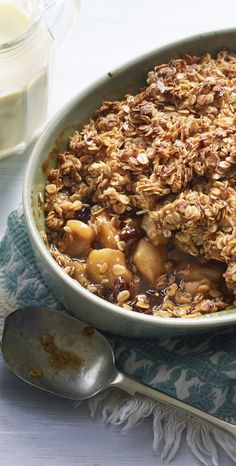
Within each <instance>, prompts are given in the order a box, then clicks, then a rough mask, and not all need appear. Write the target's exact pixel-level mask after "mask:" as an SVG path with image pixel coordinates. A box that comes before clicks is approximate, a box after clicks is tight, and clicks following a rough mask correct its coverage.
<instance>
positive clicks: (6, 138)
mask: <svg viewBox="0 0 236 466" xmlns="http://www.w3.org/2000/svg"><path fill="white" fill-rule="evenodd" d="M27 7H28V8H27ZM52 42H53V39H52V36H51V34H50V32H49V30H48V28H47V26H46V24H45V22H44V21H43V19H42V18H41V15H40V8H39V6H38V2H36V1H35V2H34V1H32V0H31V1H30V2H26V1H24V2H20V1H19V2H13V1H12V2H6V1H5V2H1V1H0V158H1V157H4V156H6V155H9V154H11V153H15V152H21V151H23V150H24V149H25V147H26V146H27V144H28V143H29V142H30V141H31V140H32V139H33V138H34V137H35V136H36V135H37V134H38V133H39V132H40V130H41V129H42V127H43V124H44V123H45V118H46V111H47V94H48V68H49V66H48V65H49V59H50V51H51V45H52Z"/></svg>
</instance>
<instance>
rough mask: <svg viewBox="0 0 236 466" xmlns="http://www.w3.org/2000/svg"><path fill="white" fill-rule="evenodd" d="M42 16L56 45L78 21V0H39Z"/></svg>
mask: <svg viewBox="0 0 236 466" xmlns="http://www.w3.org/2000/svg"><path fill="white" fill-rule="evenodd" d="M41 4H42V10H43V18H44V21H45V22H46V24H47V27H48V29H49V30H50V32H51V34H52V36H53V38H54V39H55V43H56V45H60V43H61V42H62V41H63V40H64V39H65V37H66V36H67V34H68V33H69V32H70V31H71V30H72V28H73V27H74V26H75V24H76V22H77V21H78V15H79V11H80V1H79V0H41Z"/></svg>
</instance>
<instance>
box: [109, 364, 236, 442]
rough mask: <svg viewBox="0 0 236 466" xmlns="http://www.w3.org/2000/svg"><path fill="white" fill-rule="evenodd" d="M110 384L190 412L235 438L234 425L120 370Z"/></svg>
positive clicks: (235, 430) (132, 393) (235, 428)
mask: <svg viewBox="0 0 236 466" xmlns="http://www.w3.org/2000/svg"><path fill="white" fill-rule="evenodd" d="M111 386H115V387H117V388H121V389H122V390H124V391H125V392H127V393H129V394H130V395H132V396H134V395H135V394H136V393H140V394H142V395H145V396H147V397H149V398H153V399H154V400H157V401H160V402H161V403H164V404H166V405H168V406H173V407H174V408H176V409H178V410H180V411H184V412H185V413H188V414H190V415H191V416H193V417H196V418H198V419H201V420H202V421H205V422H207V423H209V424H211V425H212V426H214V427H218V428H219V429H223V430H224V431H225V432H227V433H229V434H231V435H232V436H233V437H234V438H235V439H236V425H234V424H230V423H229V422H226V421H222V420H221V419H219V418H217V417H215V416H212V415H211V414H208V413H205V412H204V411H202V410H200V409H198V408H194V407H193V406H191V405H189V404H187V403H185V402H184V401H180V400H177V399H176V398H173V397H172V396H170V395H166V394H165V393H163V392H161V391H159V390H155V389H153V388H151V387H149V386H148V385H145V384H143V383H141V382H138V381H137V380H135V379H133V378H132V377H129V376H128V375H125V374H122V373H121V372H118V373H117V376H116V378H115V380H114V381H113V382H112V384H111Z"/></svg>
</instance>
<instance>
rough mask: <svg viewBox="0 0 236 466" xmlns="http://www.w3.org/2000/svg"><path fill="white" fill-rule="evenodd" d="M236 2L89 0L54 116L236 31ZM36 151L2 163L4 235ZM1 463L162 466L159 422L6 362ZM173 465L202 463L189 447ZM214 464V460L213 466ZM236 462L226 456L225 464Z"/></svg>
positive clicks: (63, 56) (70, 43)
mask: <svg viewBox="0 0 236 466" xmlns="http://www.w3.org/2000/svg"><path fill="white" fill-rule="evenodd" d="M235 9H236V7H235V1H234V0H225V1H224V2H222V1H220V0H208V1H206V0H191V1H190V0H179V1H178V2H177V1H172V0H169V2H165V1H161V0H119V1H115V0H84V1H83V0H82V6H81V14H80V18H79V22H78V24H77V26H76V27H75V29H74V31H73V32H72V33H71V34H70V36H69V37H67V39H66V40H65V41H64V43H63V45H61V46H60V47H59V48H58V49H57V50H55V55H54V64H53V69H52V79H51V91H50V102H49V117H51V116H52V115H54V114H55V112H56V111H57V110H58V109H59V108H60V107H61V106H62V105H63V104H64V103H65V102H66V101H67V100H68V99H69V98H71V97H72V96H73V95H75V94H76V93H78V92H79V91H80V90H82V89H83V88H85V87H86V86H87V85H88V84H89V83H91V82H92V81H94V80H95V79H96V78H97V77H98V76H100V75H102V74H105V73H107V72H108V71H110V70H111V69H112V68H115V67H117V66H118V65H119V64H121V63H124V62H125V61H127V60H129V59H130V58H133V57H135V56H137V55H139V54H142V53H144V52H145V51H148V50H151V49H154V48H156V47H158V46H160V45H162V44H164V43H168V42H171V41H174V40H176V39H178V38H181V37H184V36H188V35H192V34H197V33H199V32H203V31H207V30H214V29H223V28H228V27H234V25H235V17H236V15H235ZM30 151H31V149H29V150H28V151H26V153H25V154H24V155H21V156H12V157H9V158H8V159H5V160H1V161H0V235H1V234H3V232H4V230H5V226H6V219H7V215H8V214H9V212H10V211H11V210H13V209H15V208H16V207H17V206H18V205H19V203H20V202H21V187H22V180H23V176H24V171H25V166H26V163H27V160H28V157H29V153H30ZM0 431H1V435H0V466H13V465H14V466H144V465H148V466H154V465H155V466H158V465H160V458H159V457H157V456H155V455H154V453H153V451H152V421H151V419H147V420H145V421H144V422H143V423H142V424H141V425H140V426H138V427H137V428H136V429H134V430H133V431H131V432H129V433H126V434H125V435H121V434H120V428H119V427H114V426H105V425H104V423H103V422H102V419H101V415H97V416H96V418H95V419H91V418H90V416H89V412H88V409H87V406H86V404H84V405H82V406H80V407H78V408H75V406H74V404H73V403H72V402H70V401H67V400H63V399H59V398H57V397H54V396H50V395H48V394H46V393H44V392H40V391H38V390H37V389H35V388H33V387H30V386H28V385H26V384H25V383H24V382H22V381H20V380H18V379H17V378H16V377H15V376H13V375H12V374H10V373H9V371H8V370H7V368H6V367H5V366H4V363H3V361H2V360H0ZM173 464H174V465H175V466H180V465H181V466H182V465H186V466H195V465H198V464H200V463H199V462H198V461H197V460H196V459H195V458H194V457H193V456H192V454H191V453H190V451H189V450H188V449H187V447H186V446H185V444H184V442H182V445H181V448H180V450H179V452H178V454H177V457H176V459H175V460H174V462H173ZM209 464H210V463H209ZM233 464H234V463H233V462H232V461H231V460H229V459H228V458H226V456H225V454H224V453H223V451H221V450H220V451H219V465H220V466H232V465H233Z"/></svg>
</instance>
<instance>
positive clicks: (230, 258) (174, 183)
mask: <svg viewBox="0 0 236 466" xmlns="http://www.w3.org/2000/svg"><path fill="white" fill-rule="evenodd" d="M235 109H236V56H235V55H234V54H232V53H230V52H228V51H221V52H220V53H218V55H217V57H216V58H213V57H212V56H211V55H209V54H206V55H204V56H201V57H197V56H190V55H185V56H184V57H183V58H182V59H178V60H172V61H171V62H169V63H168V64H163V65H158V66H156V67H155V69H154V71H151V72H150V73H149V74H148V78H147V87H145V88H144V89H142V90H141V91H140V92H139V93H138V94H137V95H130V94H129V95H126V96H125V97H124V98H123V100H120V101H114V102H104V103H103V104H102V106H101V107H100V109H99V110H98V111H97V113H96V115H95V118H94V120H92V121H90V123H89V124H87V125H86V126H85V127H84V128H83V129H82V130H81V131H75V132H74V134H73V135H72V137H71V138H70V141H69V143H68V149H67V150H66V151H65V152H64V153H59V154H58V156H57V164H56V167H55V168H54V169H52V170H50V171H49V173H48V181H47V184H46V190H45V194H46V199H45V204H44V210H45V217H46V227H47V238H48V242H49V245H50V251H51V254H52V256H53V257H54V258H55V260H56V261H57V262H58V263H59V264H60V266H61V267H62V268H63V269H64V270H65V272H66V273H67V274H69V275H70V276H71V277H73V278H74V279H75V280H77V281H78V282H79V283H80V284H81V285H82V286H84V287H86V288H87V289H88V290H90V291H91V292H92V293H95V294H96V295H98V296H100V297H102V298H104V299H106V300H108V301H110V302H113V303H116V304H118V305H120V306H121V307H123V308H125V309H128V310H130V311H132V310H134V311H137V312H143V313H145V314H154V315H158V316H165V317H184V318H188V317H196V316H200V315H203V314H209V313H212V312H216V311H219V310H222V309H224V308H226V307H229V306H232V305H233V304H234V300H235V297H234V295H235V293H236V190H235V189H236V133H235V129H236V114H235Z"/></svg>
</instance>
